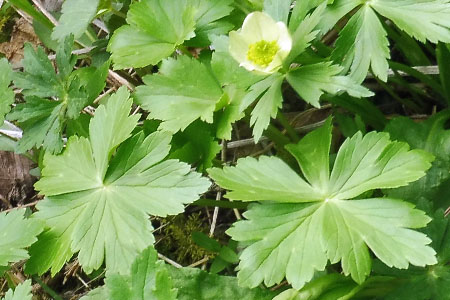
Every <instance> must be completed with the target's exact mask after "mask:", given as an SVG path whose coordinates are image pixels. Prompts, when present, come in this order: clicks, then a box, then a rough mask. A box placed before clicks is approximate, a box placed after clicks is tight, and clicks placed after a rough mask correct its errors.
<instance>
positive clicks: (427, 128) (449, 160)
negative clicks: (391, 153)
mask: <svg viewBox="0 0 450 300" xmlns="http://www.w3.org/2000/svg"><path fill="white" fill-rule="evenodd" d="M449 119H450V112H449V111H448V110H446V111H442V112H440V113H438V114H435V115H433V116H432V117H431V118H429V119H428V120H426V121H424V122H421V123H416V122H414V121H413V120H411V119H409V118H405V117H399V118H395V119H393V120H392V121H391V122H389V124H388V125H387V126H386V129H385V130H386V131H387V132H389V134H390V135H391V136H392V138H393V139H396V140H399V141H404V142H407V143H408V144H410V145H411V147H412V148H415V149H423V150H425V151H427V152H429V153H432V154H433V155H434V156H435V157H436V160H435V161H434V162H433V165H432V167H431V169H430V170H429V171H428V172H427V175H426V176H425V177H423V178H421V179H420V180H418V181H416V182H414V183H412V184H410V185H408V186H406V187H402V188H398V189H394V190H389V191H387V192H388V194H389V196H391V197H401V198H405V199H409V200H412V201H417V200H418V199H420V198H421V197H426V198H429V199H436V200H435V204H436V205H439V204H445V203H447V200H446V199H440V198H441V197H438V196H437V194H438V193H439V190H440V189H441V188H445V187H446V186H448V183H447V182H448V180H449V179H450V172H449V168H450V157H449V156H448V153H449V152H450V131H449V130H446V129H445V125H446V123H447V122H448V120H449Z"/></svg>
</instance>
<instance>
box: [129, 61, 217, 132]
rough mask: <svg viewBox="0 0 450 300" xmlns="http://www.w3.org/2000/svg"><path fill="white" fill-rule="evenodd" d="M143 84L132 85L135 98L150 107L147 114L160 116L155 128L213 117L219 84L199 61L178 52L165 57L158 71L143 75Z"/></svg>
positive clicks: (169, 128) (181, 125)
mask: <svg viewBox="0 0 450 300" xmlns="http://www.w3.org/2000/svg"><path fill="white" fill-rule="evenodd" d="M143 80H144V83H145V85H142V86H139V87H137V89H136V101H137V102H138V104H139V105H141V106H142V108H144V109H145V110H148V111H150V115H149V118H154V119H158V120H162V121H163V122H162V123H161V125H160V127H159V129H161V130H167V131H171V132H177V131H179V130H182V131H183V130H184V129H185V128H186V127H187V126H188V125H189V124H191V123H192V122H194V121H195V120H197V119H201V120H203V121H206V122H208V123H212V121H213V112H214V110H215V108H216V103H217V102H219V100H220V99H221V97H222V95H223V91H222V88H221V87H220V85H219V84H218V82H217V81H216V79H215V78H214V76H213V75H212V74H211V73H210V72H209V71H208V69H207V67H206V66H205V65H203V64H202V63H201V62H200V61H198V60H196V59H193V58H189V57H186V56H180V57H178V58H177V59H173V58H169V59H167V60H165V61H164V62H163V64H162V66H161V69H160V72H159V74H154V75H147V76H145V77H144V78H143Z"/></svg>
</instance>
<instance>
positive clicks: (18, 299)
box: [2, 280, 33, 300]
mask: <svg viewBox="0 0 450 300" xmlns="http://www.w3.org/2000/svg"><path fill="white" fill-rule="evenodd" d="M32 298H33V295H32V294H31V280H25V281H24V282H23V283H21V284H19V285H18V286H17V287H16V289H15V290H14V291H13V290H11V289H10V290H8V292H6V294H5V297H4V298H2V300H32Z"/></svg>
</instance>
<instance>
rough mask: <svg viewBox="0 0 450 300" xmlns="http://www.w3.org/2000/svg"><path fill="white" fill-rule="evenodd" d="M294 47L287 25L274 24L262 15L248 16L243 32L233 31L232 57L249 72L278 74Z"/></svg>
mask: <svg viewBox="0 0 450 300" xmlns="http://www.w3.org/2000/svg"><path fill="white" fill-rule="evenodd" d="M291 48H292V39H291V36H290V35H289V31H288V29H287V27H286V24H284V23H283V22H275V21H274V20H273V19H272V18H271V17H270V16H269V15H267V14H265V13H263V12H253V13H251V14H249V15H248V16H247V17H246V18H245V20H244V24H243V25H242V28H241V29H239V30H238V31H231V32H230V46H229V51H230V54H231V56H233V58H234V59H235V60H237V61H238V62H239V63H240V66H241V67H244V68H246V69H247V70H249V71H257V72H259V73H263V74H272V73H275V72H276V71H278V70H279V69H280V68H281V66H282V64H283V60H284V59H285V58H286V57H287V56H288V55H289V52H290V51H291Z"/></svg>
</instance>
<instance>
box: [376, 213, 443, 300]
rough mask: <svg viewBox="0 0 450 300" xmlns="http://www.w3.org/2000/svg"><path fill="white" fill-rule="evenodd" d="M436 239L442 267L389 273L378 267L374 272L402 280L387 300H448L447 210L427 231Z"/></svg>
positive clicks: (392, 270)
mask: <svg viewBox="0 0 450 300" xmlns="http://www.w3.org/2000/svg"><path fill="white" fill-rule="evenodd" d="M424 231H425V232H426V233H427V234H428V235H429V236H430V237H431V238H432V239H433V243H432V246H433V248H434V249H435V250H436V251H437V252H438V259H439V264H438V265H435V266H429V267H426V268H417V267H414V268H409V269H408V270H396V269H389V268H386V267H385V266H383V265H382V264H379V263H375V264H374V271H376V272H377V273H378V274H382V275H385V276H395V277H396V278H398V281H397V284H396V285H395V286H394V288H393V289H392V290H390V291H389V294H387V295H386V297H385V298H383V299H388V300H393V299H399V300H406V299H417V300H428V299H433V300H434V299H436V300H447V299H448V296H449V295H450V267H449V265H448V263H449V262H450V251H449V249H450V247H449V246H450V222H449V220H448V217H445V216H444V211H443V210H438V211H437V212H436V213H435V215H434V218H433V221H431V222H430V223H429V224H428V226H427V228H425V230H424Z"/></svg>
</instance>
